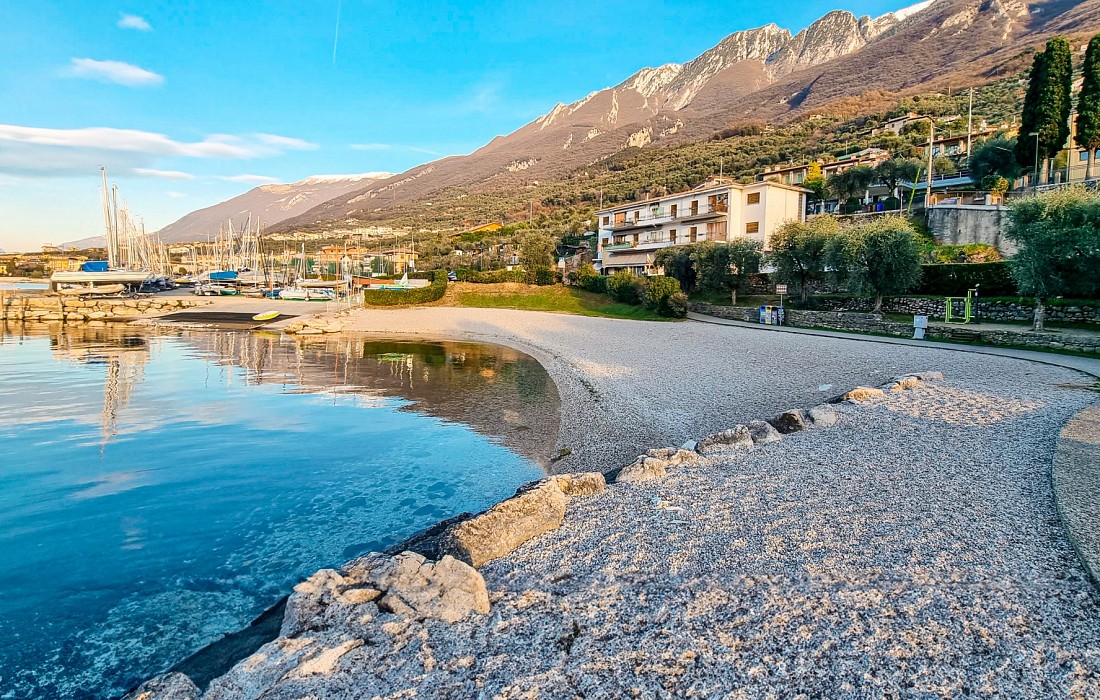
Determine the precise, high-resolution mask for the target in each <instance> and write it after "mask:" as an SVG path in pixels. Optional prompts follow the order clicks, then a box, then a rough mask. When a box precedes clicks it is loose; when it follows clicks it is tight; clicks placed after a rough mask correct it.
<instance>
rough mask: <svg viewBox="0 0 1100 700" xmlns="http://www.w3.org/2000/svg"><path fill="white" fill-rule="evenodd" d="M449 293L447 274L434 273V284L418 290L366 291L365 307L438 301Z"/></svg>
mask: <svg viewBox="0 0 1100 700" xmlns="http://www.w3.org/2000/svg"><path fill="white" fill-rule="evenodd" d="M446 291H447V273H446V272H445V271H443V270H436V271H435V272H432V283H431V284H429V285H428V286H427V287H418V288H416V289H364V290H363V305H364V306H407V305H411V304H427V303H428V302H432V301H438V300H439V299H441V298H442V297H443V295H444V293H446Z"/></svg>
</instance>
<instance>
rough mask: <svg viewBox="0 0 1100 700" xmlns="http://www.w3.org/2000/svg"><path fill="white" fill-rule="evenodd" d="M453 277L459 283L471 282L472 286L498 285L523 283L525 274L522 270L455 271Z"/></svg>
mask: <svg viewBox="0 0 1100 700" xmlns="http://www.w3.org/2000/svg"><path fill="white" fill-rule="evenodd" d="M455 277H457V278H458V281H459V282H473V283H474V284H500V283H501V282H524V281H526V274H525V273H524V271H523V270H488V271H486V272H478V271H477V270H463V269H459V270H455Z"/></svg>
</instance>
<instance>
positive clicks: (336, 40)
mask: <svg viewBox="0 0 1100 700" xmlns="http://www.w3.org/2000/svg"><path fill="white" fill-rule="evenodd" d="M343 5H344V0H336V33H335V34H334V35H333V37H332V65H334V66H335V65H336V45H337V44H338V43H339V42H340V10H341V9H342V8H343Z"/></svg>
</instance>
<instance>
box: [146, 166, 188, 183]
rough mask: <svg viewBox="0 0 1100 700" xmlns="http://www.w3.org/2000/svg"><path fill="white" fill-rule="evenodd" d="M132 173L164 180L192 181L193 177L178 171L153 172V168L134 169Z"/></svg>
mask: <svg viewBox="0 0 1100 700" xmlns="http://www.w3.org/2000/svg"><path fill="white" fill-rule="evenodd" d="M133 173H134V174H135V175H143V176H145V177H159V178H164V179H165V180H194V179H195V176H194V175H192V174H191V173H184V172H180V171H179V170H154V169H153V168H134V170H133Z"/></svg>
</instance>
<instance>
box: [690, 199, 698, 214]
mask: <svg viewBox="0 0 1100 700" xmlns="http://www.w3.org/2000/svg"><path fill="white" fill-rule="evenodd" d="M698 213H699V200H698V199H693V200H691V215H692V216H695V215H696V214H698Z"/></svg>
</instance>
